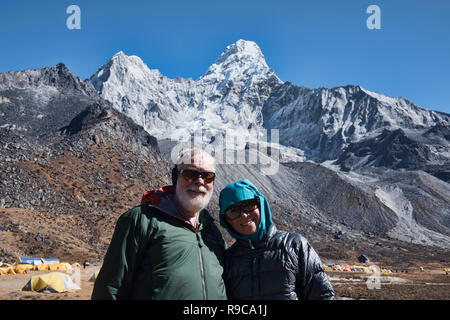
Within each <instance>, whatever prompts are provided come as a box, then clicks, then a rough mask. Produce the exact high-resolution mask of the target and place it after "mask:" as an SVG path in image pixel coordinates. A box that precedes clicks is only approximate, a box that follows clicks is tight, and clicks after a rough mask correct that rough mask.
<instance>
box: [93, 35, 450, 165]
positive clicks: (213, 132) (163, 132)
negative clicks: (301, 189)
mask: <svg viewBox="0 0 450 320" xmlns="http://www.w3.org/2000/svg"><path fill="white" fill-rule="evenodd" d="M90 81H91V82H92V83H93V85H94V86H95V88H96V89H97V90H98V92H99V93H100V95H101V96H102V97H103V98H104V99H106V100H108V101H110V102H111V103H112V104H113V106H114V108H116V109H117V110H119V111H121V112H123V113H125V114H126V115H128V116H129V117H131V118H132V119H133V120H134V121H136V123H138V124H140V125H142V126H143V127H144V128H145V129H146V130H147V131H148V132H149V133H150V134H152V135H154V136H156V137H157V138H158V139H167V138H171V139H174V140H180V139H182V138H187V137H189V136H191V135H192V134H193V133H197V134H198V132H202V130H207V131H208V132H209V136H210V137H214V139H211V140H215V143H218V141H220V136H223V133H224V132H226V130H233V132H234V135H235V136H238V137H241V139H239V140H240V142H242V143H241V145H239V142H237V144H238V147H240V148H243V147H245V146H246V143H245V142H246V141H251V138H249V135H250V132H251V131H252V130H254V131H257V132H264V131H266V132H267V131H268V130H269V129H278V130H279V142H280V145H279V146H278V147H279V149H280V151H281V152H280V157H281V159H282V161H289V160H291V161H292V160H294V161H299V160H313V161H315V162H323V161H327V160H335V159H337V158H338V157H339V156H340V155H341V154H342V153H343V151H344V150H345V149H346V148H347V147H349V145H350V144H351V143H356V142H358V141H360V140H361V139H364V138H369V137H375V136H377V135H379V134H381V133H382V131H383V130H386V129H387V130H392V131H394V130H397V129H405V130H418V129H422V130H423V129H426V128H431V127H433V126H449V125H450V116H449V115H448V114H445V113H440V112H436V111H432V110H427V109H423V108H420V107H418V106H416V105H415V104H413V103H412V102H410V101H408V100H405V99H403V98H392V97H388V96H385V95H382V94H379V93H375V92H372V91H369V90H367V89H364V88H362V87H360V86H350V85H349V86H344V87H335V88H332V89H327V88H320V89H309V88H306V87H299V86H296V85H293V84H292V83H289V82H282V81H281V80H280V79H279V78H278V77H277V75H276V74H275V72H274V71H273V70H272V69H270V68H269V66H268V65H267V63H266V61H265V59H264V55H263V54H262V52H261V50H260V48H259V47H258V45H257V44H256V43H255V42H252V41H245V40H239V41H237V42H236V43H234V44H231V45H229V46H228V47H227V48H226V49H225V50H224V52H223V53H222V54H221V55H220V56H219V58H218V59H217V60H216V61H215V62H214V63H213V64H212V65H211V66H210V67H209V68H208V70H207V71H206V72H205V74H204V75H203V76H202V77H200V78H199V79H198V80H192V79H184V78H175V79H169V78H167V77H165V76H163V75H162V74H161V73H160V72H159V71H158V70H155V69H150V68H148V67H147V65H146V64H145V63H144V62H143V61H142V60H141V59H140V58H139V57H137V56H126V55H125V54H124V53H123V52H119V53H117V54H116V55H114V56H113V57H112V59H111V60H110V61H109V62H108V63H106V64H105V65H104V66H102V67H101V68H100V69H99V70H98V71H97V72H96V73H95V74H94V75H93V76H92V77H91V78H90ZM218 137H219V139H217V138H218ZM442 147H444V148H445V147H448V142H447V144H446V145H445V143H444V145H443V146H442ZM431 149H433V148H431ZM448 159H449V158H448V155H446V156H444V157H443V161H444V162H445V161H446V160H448Z"/></svg>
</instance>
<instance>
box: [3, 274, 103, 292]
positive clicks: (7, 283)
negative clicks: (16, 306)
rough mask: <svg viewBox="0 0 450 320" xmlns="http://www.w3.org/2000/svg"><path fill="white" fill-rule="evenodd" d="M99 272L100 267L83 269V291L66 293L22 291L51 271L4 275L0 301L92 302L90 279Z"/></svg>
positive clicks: (92, 284) (91, 283) (92, 285)
mask: <svg viewBox="0 0 450 320" xmlns="http://www.w3.org/2000/svg"><path fill="white" fill-rule="evenodd" d="M98 270H100V267H99V266H87V267H86V269H83V268H81V285H80V287H81V290H77V291H76V292H64V293H38V292H31V291H22V288H23V287H24V286H25V284H27V282H28V281H29V280H30V279H31V277H32V276H35V275H39V274H45V273H49V272H50V271H29V272H28V273H27V274H15V275H12V274H8V275H2V276H0V300H90V298H91V293H92V288H93V287H94V283H93V282H90V281H89V279H90V278H91V276H92V275H93V274H94V273H95V272H96V271H98ZM58 272H64V271H58Z"/></svg>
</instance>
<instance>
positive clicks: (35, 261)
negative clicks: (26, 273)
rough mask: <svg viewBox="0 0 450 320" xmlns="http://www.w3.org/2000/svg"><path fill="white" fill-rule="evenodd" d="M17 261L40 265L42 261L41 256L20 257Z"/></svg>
mask: <svg viewBox="0 0 450 320" xmlns="http://www.w3.org/2000/svg"><path fill="white" fill-rule="evenodd" d="M17 263H28V264H34V265H38V264H41V263H42V261H41V258H36V257H18V258H17Z"/></svg>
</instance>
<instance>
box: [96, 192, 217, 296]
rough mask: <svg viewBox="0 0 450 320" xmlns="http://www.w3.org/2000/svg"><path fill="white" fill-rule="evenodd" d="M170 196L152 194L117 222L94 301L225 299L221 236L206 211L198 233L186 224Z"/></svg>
mask: <svg viewBox="0 0 450 320" xmlns="http://www.w3.org/2000/svg"><path fill="white" fill-rule="evenodd" d="M172 192H173V190H172V189H171V190H170V191H168V189H167V188H166V187H165V188H162V189H159V190H154V191H152V192H151V197H150V199H149V200H148V203H146V204H141V205H140V206H137V207H135V208H133V209H131V210H129V211H127V212H125V213H124V214H122V215H121V216H120V217H119V219H118V221H117V225H116V228H115V231H114V234H113V236H112V239H111V243H110V245H109V248H108V250H107V252H106V255H105V258H104V261H103V265H102V268H101V270H100V272H99V274H98V276H97V279H96V280H95V284H94V290H93V292H92V299H95V300H99V299H151V300H153V299H154V300H156V299H164V300H185V299H188V300H203V299H214V300H224V299H226V293H225V286H224V282H223V278H222V275H223V265H224V251H225V246H226V245H225V242H224V240H223V238H222V234H221V233H220V231H219V229H218V228H217V227H216V225H215V224H214V220H213V218H212V217H211V216H210V215H209V213H208V212H207V211H206V210H202V211H201V213H200V219H199V225H198V226H197V228H194V227H193V226H192V225H191V224H189V223H187V222H186V221H185V220H184V219H183V218H182V216H181V215H180V214H179V213H178V211H177V210H176V208H175V206H174V204H173V201H172V200H173V194H171V193H172Z"/></svg>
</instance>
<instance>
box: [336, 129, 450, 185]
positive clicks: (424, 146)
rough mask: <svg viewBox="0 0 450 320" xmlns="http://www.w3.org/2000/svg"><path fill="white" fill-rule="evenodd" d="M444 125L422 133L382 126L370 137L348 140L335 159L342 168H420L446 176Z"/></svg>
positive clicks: (440, 177) (446, 131) (447, 161)
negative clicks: (378, 132)
mask: <svg viewBox="0 0 450 320" xmlns="http://www.w3.org/2000/svg"><path fill="white" fill-rule="evenodd" d="M446 133H447V134H448V128H445V127H440V126H436V127H433V128H431V129H429V130H427V131H426V132H425V133H422V134H420V133H410V134H407V133H406V132H405V131H404V130H402V129H397V130H394V131H390V130H386V129H385V130H383V132H382V133H381V134H380V135H378V136H376V137H374V138H367V139H363V140H361V141H359V142H356V143H351V144H350V145H349V146H348V147H347V148H346V149H345V150H344V151H343V152H342V154H341V155H340V157H339V158H338V159H337V160H336V164H338V165H340V167H341V169H342V170H344V171H350V170H357V169H361V168H363V167H386V168H391V169H408V170H423V171H426V172H429V173H431V174H432V175H434V176H436V177H437V178H439V179H442V180H443V181H447V182H448V181H449V180H448V169H449V168H448V163H449V159H448V156H446V155H445V153H444V152H445V150H446V149H447V150H448V148H449V143H448V141H447V139H446V138H445V137H446Z"/></svg>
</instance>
